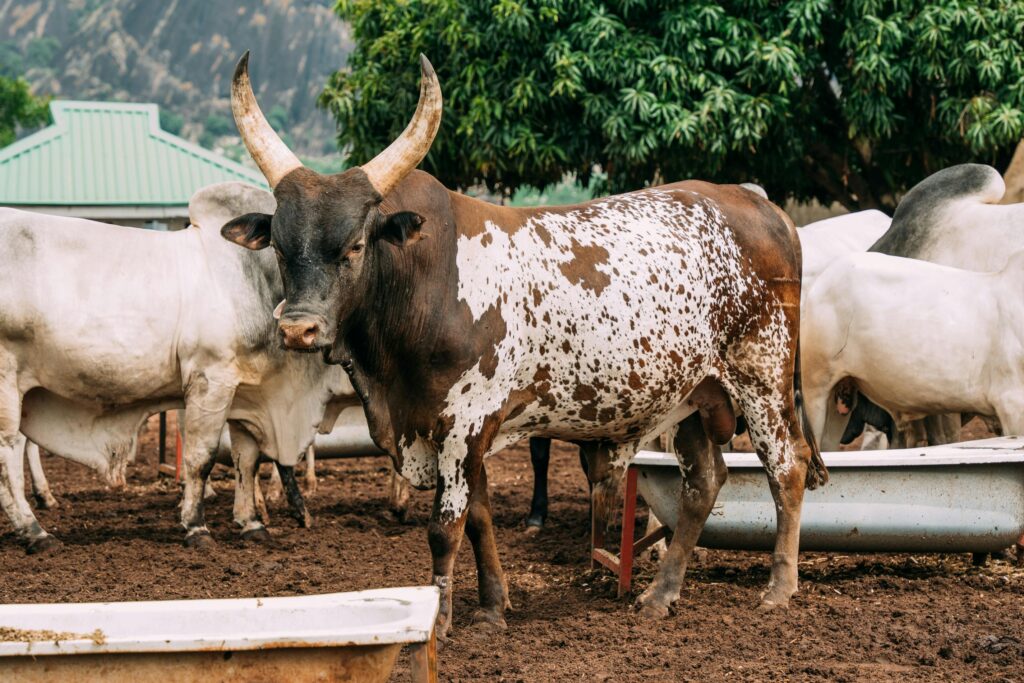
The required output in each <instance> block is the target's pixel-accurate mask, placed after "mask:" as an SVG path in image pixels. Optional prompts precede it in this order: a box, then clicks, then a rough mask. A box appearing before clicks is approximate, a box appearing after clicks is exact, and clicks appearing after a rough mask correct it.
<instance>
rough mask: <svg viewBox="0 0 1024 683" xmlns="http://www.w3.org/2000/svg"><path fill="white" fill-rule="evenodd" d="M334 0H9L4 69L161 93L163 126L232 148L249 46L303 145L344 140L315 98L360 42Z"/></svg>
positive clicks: (114, 94) (94, 87) (270, 98)
mask: <svg viewBox="0 0 1024 683" xmlns="http://www.w3.org/2000/svg"><path fill="white" fill-rule="evenodd" d="M330 5H331V3H330V2H328V0H238V1H237V2H210V1H209V0H166V1H165V2H159V3H158V2H153V1H152V0H0V74H5V75H23V76H24V77H25V78H26V79H27V80H28V81H29V82H30V83H31V84H32V86H33V90H34V91H35V92H36V93H38V94H52V95H55V96H57V97H60V98H66V99H83V100H91V99H97V100H101V99H102V100H120V101H132V102H156V103H157V104H158V105H160V108H161V110H162V112H163V117H162V119H163V122H164V127H165V128H168V129H169V130H171V132H178V133H179V134H181V135H183V136H184V137H187V138H190V139H192V140H194V141H199V142H201V143H202V144H204V145H206V146H226V147H230V144H229V143H230V142H231V140H230V139H229V138H226V137H224V136H231V135H234V133H235V130H234V125H233V124H232V123H231V120H230V105H229V100H228V97H229V86H230V81H231V73H232V69H233V67H234V64H235V61H236V60H237V59H238V57H239V55H241V54H242V52H244V51H245V50H246V49H249V50H251V51H252V58H251V61H250V65H251V66H250V68H251V73H252V75H253V82H254V85H255V87H256V89H257V95H258V96H259V97H260V102H261V104H262V106H263V108H264V111H265V112H268V115H269V117H270V118H271V121H272V122H273V123H275V125H280V126H281V127H282V128H283V129H284V130H286V131H287V134H288V138H289V142H290V143H292V144H293V145H294V147H295V149H296V151H297V152H298V153H299V154H303V155H308V156H318V155H321V154H327V153H331V152H333V151H334V149H335V148H334V128H333V123H332V122H331V120H330V118H329V117H328V116H327V115H326V114H325V113H323V112H320V111H318V110H317V109H316V106H315V102H316V97H317V95H318V94H319V92H320V89H321V88H322V87H323V83H324V81H325V79H326V77H327V75H328V74H329V73H330V72H331V71H333V70H335V69H337V68H339V67H340V66H342V65H343V64H344V63H345V58H346V56H347V54H348V53H349V51H350V49H351V43H350V40H349V38H348V34H347V30H346V27H345V25H344V24H343V23H342V22H341V21H340V20H339V19H338V18H337V17H336V16H335V15H334V14H333V13H332V12H331V9H330Z"/></svg>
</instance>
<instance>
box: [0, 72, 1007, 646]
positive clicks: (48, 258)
mask: <svg viewBox="0 0 1024 683" xmlns="http://www.w3.org/2000/svg"><path fill="white" fill-rule="evenodd" d="M423 73H424V79H423V86H422V90H421V100H420V106H419V107H418V108H417V111H416V115H415V116H414V118H413V121H412V122H411V123H410V125H409V127H408V128H407V129H406V131H405V132H404V133H403V134H402V136H401V137H400V138H399V139H398V140H396V142H395V143H394V144H393V145H392V146H391V147H389V148H388V149H387V150H385V152H384V153H382V154H381V155H380V156H379V157H377V158H376V159H374V160H373V161H372V162H371V163H369V164H367V165H365V166H363V167H360V168H356V169H351V170H349V171H346V172H345V173H343V174H339V175H337V176H318V175H316V174H314V173H312V172H311V171H309V170H308V169H305V168H303V167H302V166H301V164H299V163H298V160H297V159H295V158H294V156H293V155H291V153H290V152H289V151H288V150H287V148H286V147H284V145H283V143H281V141H280V139H278V138H277V137H276V135H275V134H274V133H273V131H272V130H270V129H269V126H266V124H265V120H264V119H263V117H262V114H261V113H260V111H259V107H258V105H256V103H255V99H254V98H253V97H252V94H251V89H250V88H249V84H248V74H247V71H246V69H245V61H244V60H243V62H242V63H241V64H240V66H239V69H238V71H236V75H235V81H234V87H233V90H232V96H233V107H234V112H235V118H236V122H237V123H238V125H239V129H240V131H241V132H242V135H243V139H244V140H245V142H246V144H247V146H248V148H249V150H250V152H251V153H252V155H253V157H254V159H255V160H256V162H257V164H258V165H259V166H260V168H261V170H262V171H263V172H264V174H265V175H266V176H267V179H268V181H269V183H270V185H271V187H272V188H273V189H274V194H273V195H272V194H270V193H268V192H266V191H263V190H260V189H257V188H254V187H251V186H247V185H244V184H241V183H225V184H220V185H214V186H210V187H206V188H203V189H200V190H199V191H197V192H196V193H195V195H194V196H193V198H192V200H191V202H190V205H189V214H190V219H191V224H192V225H191V226H190V227H189V228H187V229H186V230H183V231H180V232H176V233H157V232H148V231H143V230H138V229H133V228H123V227H116V226H111V225H106V224H102V223H96V222H93V221H87V220H80V219H73V218H61V217H55V216H46V215H42V214H38V213H28V212H23V211H17V210H12V209H0V249H2V253H3V254H4V255H5V259H4V263H5V265H4V267H3V269H2V270H0V465H2V469H0V504H2V506H3V509H4V512H5V513H6V515H7V517H8V519H9V520H10V521H11V523H12V525H13V526H14V529H15V530H16V532H17V534H18V536H19V537H20V538H22V539H23V541H24V542H25V543H26V545H27V547H28V550H29V552H38V551H42V550H46V549H49V548H52V547H53V546H54V545H55V544H56V543H57V542H56V539H54V538H53V537H52V536H50V535H49V534H48V533H47V532H46V531H45V530H44V529H43V528H42V527H41V526H40V524H39V522H38V520H37V519H36V517H35V515H34V514H33V511H32V508H31V507H30V506H29V504H28V502H27V500H26V497H25V483H24V475H23V472H24V462H25V455H26V453H27V455H28V456H29V457H28V460H29V462H30V465H31V467H32V474H33V477H32V479H33V484H34V492H35V494H36V498H37V500H38V501H39V504H40V506H42V507H45V506H47V505H49V504H52V502H53V498H52V495H51V494H50V493H49V490H48V488H46V486H45V479H44V478H43V477H42V473H41V469H40V468H39V466H38V455H37V453H35V452H33V450H32V449H33V448H35V446H34V444H39V445H41V446H42V447H43V448H45V449H46V450H47V451H49V452H51V453H54V454H56V455H60V456H63V457H65V458H69V459H71V460H74V461H76V462H79V463H83V464H86V465H88V466H90V467H92V468H93V469H95V470H96V471H97V472H99V473H100V474H101V475H102V476H104V477H105V478H106V479H107V480H108V481H109V482H111V483H123V482H124V468H125V466H126V465H127V463H128V462H129V461H130V460H131V459H133V458H134V454H135V451H136V448H137V444H138V436H139V431H140V429H141V428H142V426H143V424H144V423H145V421H146V420H147V418H148V417H150V416H151V415H153V414H155V413H157V412H160V411H165V410H170V409H177V408H180V409H183V411H184V425H183V426H184V431H185V442H184V458H183V460H184V494H183V499H182V504H181V519H180V521H181V524H182V526H183V527H184V529H185V543H186V544H187V545H189V546H209V545H211V544H212V540H211V536H210V534H209V531H208V530H207V528H206V523H205V520H204V513H203V504H204V503H203V501H204V496H203V492H204V485H205V483H206V479H207V477H208V475H209V473H210V470H211V468H212V467H213V464H214V457H215V454H216V451H217V447H218V443H219V439H220V435H221V431H222V429H223V428H224V425H225V424H227V425H228V428H229V430H230V435H231V443H232V457H233V460H234V464H235V468H236V486H235V501H234V520H235V522H236V524H237V525H238V526H239V528H240V529H241V533H242V535H243V537H245V538H247V539H255V540H265V538H266V537H267V533H266V529H265V528H264V526H263V522H262V521H261V520H260V515H259V514H258V512H257V507H258V505H257V499H258V496H259V491H258V485H257V477H256V475H257V473H258V461H259V458H260V455H261V454H262V455H265V456H266V457H268V458H270V459H272V460H275V461H278V462H280V463H281V464H283V465H286V466H292V465H294V464H295V463H296V462H297V461H298V460H299V459H300V458H301V457H303V455H304V454H305V453H306V451H307V448H308V447H309V446H310V444H311V443H312V441H313V438H314V435H315V434H316V433H317V430H318V429H321V430H323V429H328V428H329V426H330V423H331V422H332V421H333V418H335V417H337V409H338V407H340V406H342V405H358V404H362V405H364V407H365V411H366V416H367V421H368V424H369V426H370V430H371V434H372V435H373V437H374V439H375V441H376V442H377V443H378V445H379V446H380V447H381V448H382V449H383V450H384V451H386V452H388V453H389V454H390V455H391V456H392V457H393V459H394V461H395V464H396V468H397V469H398V470H399V471H400V472H402V473H403V474H404V475H405V476H407V477H408V478H409V479H410V480H411V481H412V483H413V484H414V485H415V486H417V487H420V488H428V487H434V486H437V487H438V489H439V492H438V494H437V496H438V498H437V502H436V504H435V513H434V517H433V519H432V521H431V527H430V542H431V550H432V552H433V553H434V577H433V580H434V583H435V584H436V585H438V586H440V587H441V588H442V592H443V593H444V595H445V604H442V610H441V617H440V619H441V633H442V635H443V632H444V631H445V630H446V627H447V625H448V624H449V623H450V618H451V607H450V604H451V603H450V600H451V595H450V590H451V588H450V585H451V563H452V562H453V561H454V553H455V552H457V550H458V545H459V540H460V537H461V534H462V531H463V528H464V526H463V525H465V524H468V529H467V530H468V531H469V535H470V538H471V540H473V543H474V550H475V551H476V552H477V558H478V562H477V564H478V567H479V572H480V576H479V580H480V582H481V590H480V593H481V607H482V613H483V618H484V619H486V620H487V621H490V622H492V623H496V624H500V625H503V623H504V622H503V618H502V614H503V612H504V610H505V608H506V606H507V603H508V600H507V588H506V586H505V579H504V576H503V574H502V571H501V567H500V564H498V560H497V553H496V549H495V546H494V539H493V530H492V523H491V520H490V510H489V503H488V501H487V497H486V486H487V483H486V475H485V474H484V470H483V467H484V466H483V458H484V457H485V456H486V455H488V454H490V453H492V452H494V451H495V450H497V449H498V448H500V447H502V446H503V445H505V444H508V443H511V442H512V441H515V440H517V439H520V438H523V437H527V436H537V437H547V438H561V439H566V440H571V441H574V442H576V443H578V444H580V446H581V448H582V449H583V452H584V454H585V455H587V458H588V461H589V464H590V467H589V476H590V478H591V480H592V482H594V484H595V488H594V491H595V494H594V495H595V501H597V504H604V503H606V501H607V500H608V499H609V496H608V493H609V492H608V489H609V487H614V486H617V485H618V481H619V475H620V474H621V471H622V466H623V465H624V463H625V462H626V461H627V460H628V458H629V457H631V455H632V454H633V453H634V452H635V450H636V448H637V446H638V444H639V443H640V442H641V441H643V440H644V439H647V438H650V437H652V436H654V435H657V434H659V433H661V432H664V431H665V430H669V432H670V433H671V434H674V438H673V439H672V441H673V444H674V450H675V451H676V454H677V456H678V458H679V461H680V468H681V471H682V472H683V475H684V482H686V485H685V486H684V488H683V491H681V494H680V495H681V505H680V510H681V512H680V515H681V518H685V524H683V525H682V528H686V529H687V532H686V533H679V534H676V537H675V538H674V539H673V543H672V546H671V548H670V549H669V551H668V552H667V553H666V554H665V557H664V559H663V562H662V567H661V570H660V571H659V574H658V576H657V578H656V579H655V581H654V582H653V583H652V586H651V587H650V588H649V589H648V591H647V592H645V593H644V595H643V596H641V598H640V603H641V604H642V605H643V606H644V609H645V612H646V613H648V614H651V615H662V614H665V613H667V609H668V607H669V605H671V603H672V602H674V601H675V600H676V599H677V598H678V596H679V588H680V584H681V582H682V577H683V572H684V571H685V567H686V558H687V556H688V554H689V552H690V550H691V549H692V546H693V544H694V543H695V542H696V540H697V537H698V536H699V533H700V529H701V527H702V525H703V522H704V519H706V517H707V515H708V513H709V512H710V509H711V505H712V504H713V503H714V498H715V495H716V494H717V491H718V488H719V487H720V486H721V484H722V481H723V480H724V476H725V472H724V466H723V465H722V458H721V451H720V448H719V444H722V443H725V442H726V441H728V439H729V438H730V437H731V436H732V435H733V431H734V429H735V415H738V414H739V413H741V412H742V413H743V415H744V417H745V419H746V422H747V424H748V425H749V428H750V432H751V437H752V442H753V443H754V445H755V448H756V450H757V451H758V454H759V455H760V456H761V459H762V462H764V464H765V467H766V470H767V472H768V474H769V480H770V483H771V488H772V492H773V494H774V495H775V496H776V501H777V509H778V511H779V540H778V545H777V548H776V553H775V556H774V559H775V562H774V564H773V568H772V577H771V583H770V584H769V588H768V590H767V591H766V593H765V597H764V605H765V606H767V607H773V606H784V605H785V604H786V602H787V601H788V598H789V596H790V594H791V593H792V592H793V591H794V590H795V589H796V552H797V546H796V544H797V533H798V529H799V519H800V506H801V501H802V497H803V488H804V484H805V480H806V483H807V484H808V486H813V485H817V484H819V483H821V482H823V481H824V480H825V479H826V478H827V474H826V473H825V471H824V468H823V467H821V466H820V460H818V459H817V456H816V445H815V436H817V437H818V439H820V444H821V446H822V447H823V449H825V450H829V449H834V448H836V447H837V446H838V444H839V441H840V439H841V438H842V436H843V434H844V432H845V431H846V430H847V427H848V425H847V423H848V422H849V421H850V414H849V410H848V408H849V407H850V405H851V401H852V400H851V398H850V396H851V395H858V396H860V397H861V399H860V400H861V401H862V402H863V403H864V404H865V405H868V404H875V405H877V406H880V407H881V408H882V409H884V411H885V413H886V418H887V419H889V420H891V421H892V423H893V424H895V425H896V426H897V428H899V427H903V426H905V425H908V424H910V423H911V422H912V421H914V420H917V419H921V418H924V417H926V416H937V415H945V416H946V418H945V419H947V420H949V419H952V420H953V422H954V423H955V425H956V427H957V428H958V427H959V421H960V417H961V415H965V414H968V415H980V416H984V417H988V418H990V419H992V420H994V421H998V424H999V425H1000V426H1001V428H1002V430H1003V432H1005V433H1007V434H1024V308H1022V305H1021V303H1020V302H1021V292H1022V291H1024V205H1021V204H1013V205H1006V206H1000V205H998V204H997V202H998V201H999V200H1000V199H1001V197H1002V195H1003V191H1004V189H1005V188H1004V186H1003V181H1002V178H1001V177H1000V176H999V174H998V173H997V172H996V171H994V170H993V169H991V168H989V167H987V166H979V165H974V164H965V165H961V166H956V167H952V168H949V169H946V170H944V171H941V172H939V173H936V174H934V175H932V176H930V177H928V178H927V179H925V180H923V181H922V182H921V183H920V184H919V185H918V186H917V187H915V188H914V189H913V190H911V192H909V193H908V194H907V195H906V197H905V198H904V199H903V201H902V202H901V204H900V206H899V207H898V209H897V211H896V214H895V216H894V218H893V219H890V218H889V217H888V216H886V215H885V214H883V213H881V212H879V211H862V212H859V213H853V214H849V215H845V216H841V217H837V218H831V219H828V220H824V221H820V222H818V223H814V224H811V225H808V226H805V227H802V228H799V229H795V231H794V228H793V227H792V222H791V221H789V219H788V217H787V216H786V215H785V214H784V213H783V212H782V211H781V210H780V209H779V208H778V207H776V206H775V205H773V204H771V203H770V202H768V201H767V200H766V199H764V198H763V197H762V196H760V195H759V193H758V192H756V191H750V190H749V189H747V188H741V187H737V186H715V185H710V184H707V183H700V182H694V181H688V182H685V183H678V184H675V185H668V186H664V187H662V188H648V189H645V190H641V191H638V192H635V193H630V194H628V195H620V196H617V197H612V198H606V199H603V200H595V201H594V202H591V203H588V204H584V205H580V206H577V207H558V208H554V207H552V208H541V209H532V210H518V209H509V208H501V207H492V206H489V205H486V204H484V203H483V202H478V201H476V200H473V199H469V198H467V197H465V196H462V195H456V194H454V193H450V192H448V191H447V190H444V189H443V188H441V187H440V185H439V184H438V183H437V181H435V180H433V179H432V178H430V177H429V176H427V175H426V174H422V173H415V172H412V168H413V167H415V166H416V165H417V164H418V163H419V161H420V160H421V159H422V158H423V156H424V154H425V153H426V151H427V149H429V147H430V143H431V141H432V139H433V136H434V134H435V133H436V130H437V125H438V123H439V121H440V116H441V95H440V88H439V84H438V83H437V81H436V77H435V76H434V75H433V71H432V69H430V67H429V63H427V62H426V61H425V60H424V63H423ZM275 197H276V200H275ZM271 217H272V218H271ZM797 237H798V238H799V243H798V242H797ZM232 242H235V243H237V244H233V243H232ZM238 244H241V245H243V246H247V247H249V248H248V249H244V248H240V247H239V246H238ZM266 246H273V247H274V249H273V250H270V249H267V250H263V251H260V249H261V248H262V247H266ZM801 246H802V268H801V265H800V264H801V261H800V259H801ZM275 252H276V253H275ZM435 274H436V276H435ZM801 280H802V284H801ZM428 283H429V284H428ZM382 287H383V289H382ZM388 288H390V289H388ZM369 299H372V301H369V303H368V302H367V300H369ZM798 331H799V335H798V337H797V332H798ZM797 341H799V344H797ZM417 345H418V346H417ZM797 348H799V353H796V349H797ZM294 349H298V350H304V351H315V352H307V353H299V352H296V351H295V350H294ZM797 359H799V360H797ZM797 362H799V363H800V367H799V370H800V372H799V373H797V374H794V370H795V369H797V368H796V367H795V365H794V364H795V363H797ZM395 373H398V374H397V375H396V374H395ZM801 383H802V387H801ZM794 388H796V389H801V388H802V391H801V392H796V393H797V395H800V394H802V396H803V405H804V411H805V413H806V418H807V420H806V422H805V424H806V425H809V427H810V433H806V432H807V429H806V427H805V428H804V429H803V430H801V426H800V422H799V419H798V418H797V413H796V412H795V410H794V408H795V403H794V398H793V394H794V391H793V389H794ZM403 391H404V392H405V398H403V395H402V394H400V393H396V392H403ZM329 406H330V408H329ZM802 432H804V433H802ZM26 438H27V439H28V440H30V441H26ZM804 439H806V440H807V442H808V443H809V444H810V449H809V451H810V453H811V455H810V456H806V455H800V453H806V452H807V450H808V449H802V448H800V447H799V446H800V445H801V442H802V441H803V440H804ZM808 458H809V459H808ZM467 520H468V521H467ZM681 521H683V519H681Z"/></svg>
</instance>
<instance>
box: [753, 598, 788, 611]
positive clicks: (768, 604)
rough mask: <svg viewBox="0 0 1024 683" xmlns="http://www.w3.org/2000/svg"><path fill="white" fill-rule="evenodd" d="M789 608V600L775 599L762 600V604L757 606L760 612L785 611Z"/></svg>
mask: <svg viewBox="0 0 1024 683" xmlns="http://www.w3.org/2000/svg"><path fill="white" fill-rule="evenodd" d="M788 609H789V600H786V601H785V602H775V601H773V600H762V601H761V604H759V605H758V606H757V611H758V612H785V611H786V610H788Z"/></svg>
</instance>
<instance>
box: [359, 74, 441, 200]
mask: <svg viewBox="0 0 1024 683" xmlns="http://www.w3.org/2000/svg"><path fill="white" fill-rule="evenodd" d="M442 104H443V103H442V99H441V84H440V83H438V81H437V74H436V73H434V67H433V66H431V65H430V61H429V60H428V59H427V58H426V57H425V56H424V55H420V101H419V104H417V105H416V113H414V114H413V115H412V120H411V121H409V125H408V126H406V127H405V130H404V131H402V134H401V135H399V136H398V139H396V140H395V141H394V142H392V143H391V144H390V145H389V146H388V148H387V149H385V150H384V151H383V152H381V153H380V154H378V155H377V156H375V157H374V158H373V159H371V160H370V161H369V162H367V163H365V164H363V166H362V169H363V171H364V172H365V173H366V176H367V177H368V178H369V179H370V183H371V184H372V185H373V188H374V189H375V190H377V192H378V193H380V195H381V196H382V197H383V196H385V195H387V193H388V192H390V191H391V190H392V189H393V188H394V187H395V185H397V184H398V183H399V182H401V180H402V178H404V177H405V176H407V175H408V174H409V172H410V171H412V170H413V169H414V168H416V167H417V166H419V164H420V162H421V161H423V157H425V156H427V152H428V151H430V145H431V144H432V143H433V142H434V136H435V135H437V129H438V128H439V127H440V126H441V110H442Z"/></svg>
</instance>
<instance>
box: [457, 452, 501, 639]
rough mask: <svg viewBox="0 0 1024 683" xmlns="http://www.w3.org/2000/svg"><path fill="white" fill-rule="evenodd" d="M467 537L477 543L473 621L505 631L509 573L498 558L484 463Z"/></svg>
mask: <svg viewBox="0 0 1024 683" xmlns="http://www.w3.org/2000/svg"><path fill="white" fill-rule="evenodd" d="M466 535H467V536H469V541H470V543H472V544H473V556H474V557H475V559H476V575H477V585H478V589H479V594H480V609H478V610H477V611H476V613H475V614H474V615H473V622H474V623H476V624H480V625H484V626H487V625H489V626H491V627H496V628H498V629H500V630H504V629H505V628H506V626H505V610H507V609H511V607H512V603H511V602H510V601H509V599H508V584H507V583H506V582H505V573H504V572H503V571H502V569H501V560H500V559H499V558H498V545H497V543H496V542H495V538H494V521H493V520H492V519H491V502H490V498H489V497H488V495H487V469H486V465H485V464H484V463H480V476H479V478H478V479H477V481H476V485H475V486H473V488H472V489H471V492H470V497H469V517H468V519H467V522H466Z"/></svg>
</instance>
